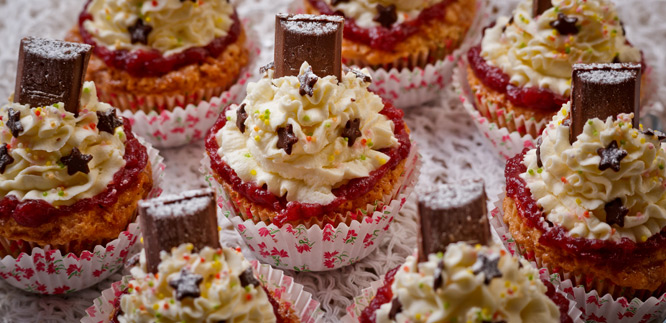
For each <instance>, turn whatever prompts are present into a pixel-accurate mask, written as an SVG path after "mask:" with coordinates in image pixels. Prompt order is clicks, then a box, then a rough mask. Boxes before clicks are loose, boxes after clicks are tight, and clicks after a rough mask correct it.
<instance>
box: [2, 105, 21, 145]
mask: <svg viewBox="0 0 666 323" xmlns="http://www.w3.org/2000/svg"><path fill="white" fill-rule="evenodd" d="M5 124H6V125H7V128H9V131H11V133H12V136H14V137H15V138H18V136H19V135H20V134H21V132H23V125H22V124H21V111H16V110H14V109H12V108H9V109H7V122H5Z"/></svg>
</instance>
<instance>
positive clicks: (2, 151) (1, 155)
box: [0, 144, 14, 174]
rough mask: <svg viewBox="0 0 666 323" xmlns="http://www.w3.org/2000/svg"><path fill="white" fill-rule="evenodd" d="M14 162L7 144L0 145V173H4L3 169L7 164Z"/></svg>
mask: <svg viewBox="0 0 666 323" xmlns="http://www.w3.org/2000/svg"><path fill="white" fill-rule="evenodd" d="M13 162H14V158H13V157H12V155H10V154H9V148H7V144H4V145H2V147H0V174H4V173H5V169H6V168H7V166H8V165H11V164H12V163H13Z"/></svg>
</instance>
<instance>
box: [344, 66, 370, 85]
mask: <svg viewBox="0 0 666 323" xmlns="http://www.w3.org/2000/svg"><path fill="white" fill-rule="evenodd" d="M349 71H350V72H352V73H354V76H356V77H357V78H360V79H361V81H363V82H365V83H372V77H370V75H368V74H365V73H363V72H362V71H361V70H359V69H357V68H352V69H350V70H349Z"/></svg>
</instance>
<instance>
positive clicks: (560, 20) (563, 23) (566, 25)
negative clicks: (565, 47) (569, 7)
mask: <svg viewBox="0 0 666 323" xmlns="http://www.w3.org/2000/svg"><path fill="white" fill-rule="evenodd" d="M577 22H578V18H576V17H569V16H567V15H565V14H563V13H561V12H560V13H558V14H557V20H554V21H551V22H550V26H551V27H553V28H555V30H557V32H559V33H560V35H575V34H577V33H578V27H576V23H577Z"/></svg>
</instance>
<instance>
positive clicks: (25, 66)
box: [14, 37, 92, 115]
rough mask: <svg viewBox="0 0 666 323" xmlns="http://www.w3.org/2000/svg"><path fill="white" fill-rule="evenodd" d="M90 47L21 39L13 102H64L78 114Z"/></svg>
mask: <svg viewBox="0 0 666 323" xmlns="http://www.w3.org/2000/svg"><path fill="white" fill-rule="evenodd" d="M91 50H92V46H90V45H86V44H78V43H70V42H65V41H60V40H53V39H44V38H35V37H26V38H23V39H22V40H21V49H20V50H19V58H18V68H17V71H16V88H15V90H14V101H15V102H18V103H20V104H29V105H30V106H31V107H33V108H37V107H42V106H48V105H52V104H55V103H58V102H62V103H64V104H65V110H67V111H69V112H72V113H74V114H75V115H78V111H79V99H80V97H81V88H82V87H83V81H84V79H85V73H86V67H87V66H88V60H89V59H90V54H91Z"/></svg>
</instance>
